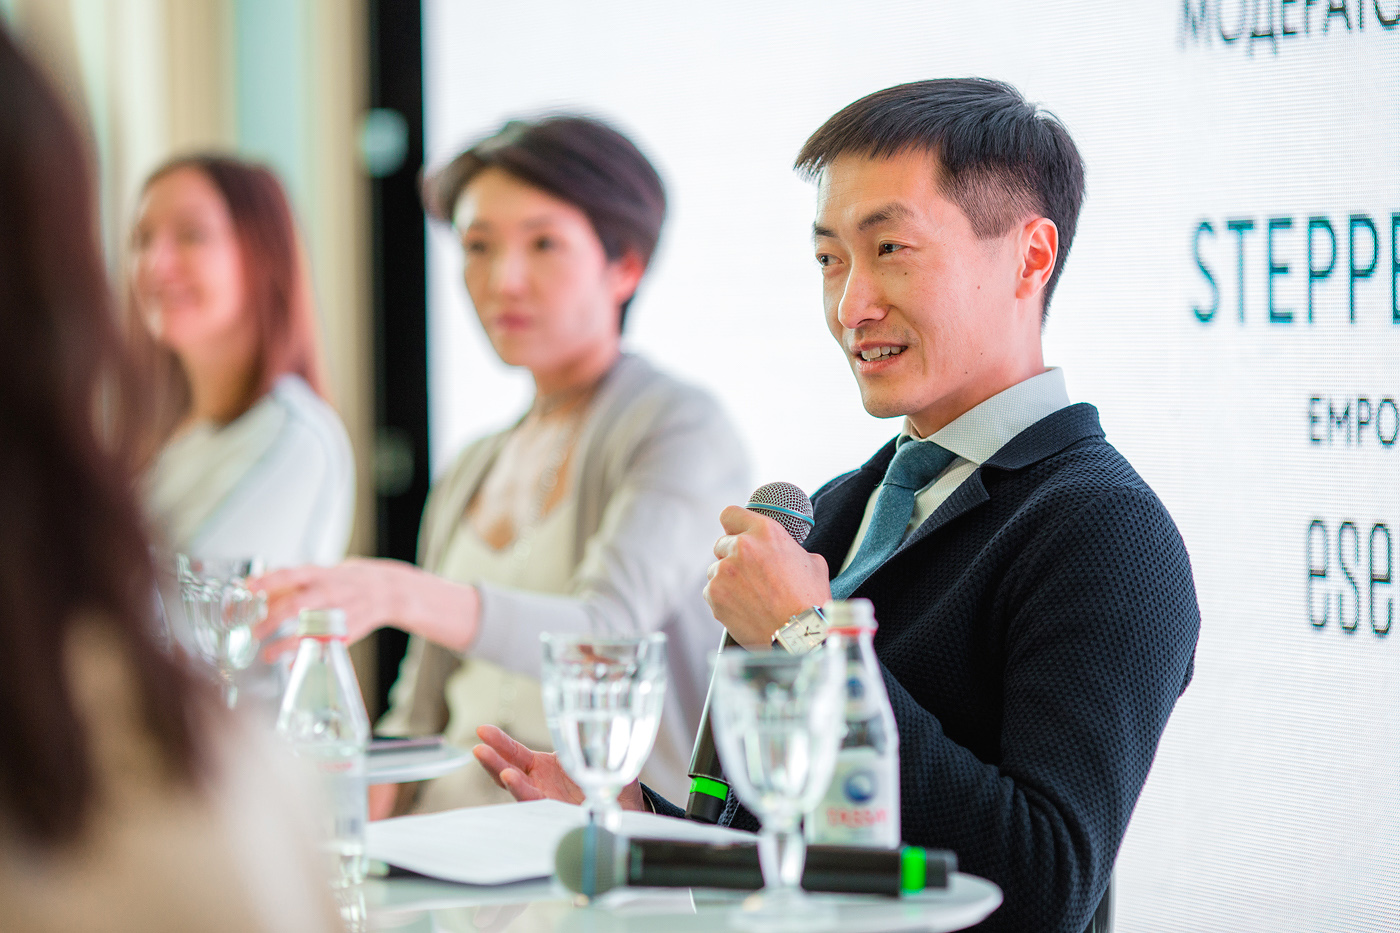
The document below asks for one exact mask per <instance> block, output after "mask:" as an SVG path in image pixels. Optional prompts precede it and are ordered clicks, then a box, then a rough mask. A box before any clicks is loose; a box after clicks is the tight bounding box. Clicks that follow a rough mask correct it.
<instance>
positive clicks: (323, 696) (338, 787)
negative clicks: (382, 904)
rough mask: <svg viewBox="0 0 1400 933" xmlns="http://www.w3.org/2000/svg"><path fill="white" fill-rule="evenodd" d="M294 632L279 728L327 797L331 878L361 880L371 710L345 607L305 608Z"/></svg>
mask: <svg viewBox="0 0 1400 933" xmlns="http://www.w3.org/2000/svg"><path fill="white" fill-rule="evenodd" d="M297 637H298V638H300V639H301V644H300V646H299V647H298V648H297V655H296V660H295V661H293V662H292V673H291V678H290V680H289V681H288V683H287V692H286V693H285V694H284V695H283V697H282V707H281V709H280V710H279V712H278V714H277V732H278V734H280V735H282V736H283V737H284V738H286V739H287V741H288V742H290V743H291V745H292V748H293V750H294V751H295V752H296V754H297V756H298V757H300V758H303V759H306V760H308V761H310V762H311V763H312V764H313V765H314V767H315V768H316V771H317V773H318V774H319V775H320V776H321V779H322V782H323V787H324V798H325V803H326V826H325V830H324V834H323V835H324V838H323V842H324V844H325V846H326V849H327V851H328V852H329V853H330V856H331V870H332V872H333V874H332V880H333V881H334V883H336V884H337V885H341V886H347V885H353V884H358V883H359V882H361V881H363V880H364V877H365V857H364V853H365V824H366V823H367V822H368V820H369V803H368V796H367V791H368V788H367V787H366V786H365V753H366V749H367V747H368V745H369V717H368V716H367V715H366V714H365V703H364V699H363V698H362V697H361V695H360V685H359V682H358V681H357V680H356V679H355V669H354V667H352V666H351V664H350V655H349V652H348V651H347V650H346V646H345V643H346V636H345V613H344V612H342V611H341V610H339V609H306V610H303V611H302V613H301V616H300V618H299V619H298V625H297Z"/></svg>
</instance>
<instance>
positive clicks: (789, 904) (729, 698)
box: [711, 635, 846, 930]
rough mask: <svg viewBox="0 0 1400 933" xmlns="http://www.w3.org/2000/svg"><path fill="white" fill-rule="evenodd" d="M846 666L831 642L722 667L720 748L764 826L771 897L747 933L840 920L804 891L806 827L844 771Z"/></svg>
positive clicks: (762, 857) (725, 658)
mask: <svg viewBox="0 0 1400 933" xmlns="http://www.w3.org/2000/svg"><path fill="white" fill-rule="evenodd" d="M845 657H846V653H845V646H844V643H843V642H842V639H841V637H840V636H839V635H831V636H828V638H827V640H826V644H825V645H824V646H823V647H821V648H818V649H817V650H815V651H812V652H809V653H807V654H802V655H793V654H788V653H787V652H785V651H765V652H762V653H750V652H747V651H744V650H742V649H731V650H729V651H726V652H724V653H723V654H721V655H719V657H718V658H716V660H715V680H714V709H713V713H712V719H711V722H712V724H713V726H714V732H715V745H716V747H717V748H718V750H719V756H720V762H721V763H722V764H723V765H724V775H725V777H726V778H727V779H728V780H729V782H730V785H731V786H732V787H733V788H734V791H735V792H736V793H737V794H738V795H739V799H740V800H741V801H743V803H744V804H745V805H746V806H747V807H748V808H749V809H750V810H751V811H753V814H754V815H755V816H757V817H758V818H759V820H760V821H761V822H762V824H763V830H762V832H761V833H760V834H759V837H758V855H759V863H760V865H761V867H762V869H763V890H762V891H760V892H759V895H758V897H757V898H756V899H755V900H754V902H752V903H750V904H747V905H746V908H745V910H743V911H741V912H740V914H739V915H738V917H737V918H736V919H737V920H739V921H741V924H742V925H743V926H747V927H751V928H754V929H761V930H810V929H817V928H820V927H821V926H822V925H823V924H822V921H823V919H832V918H834V915H831V916H830V917H828V916H827V914H829V913H830V912H829V911H824V910H822V909H821V908H820V907H817V906H815V905H814V904H813V903H812V902H811V901H810V900H808V899H807V898H806V896H805V895H804V893H803V891H802V887H801V883H802V868H803V865H804V863H805V861H806V857H807V849H806V845H805V843H804V842H803V839H802V832H801V826H802V814H803V813H804V812H806V811H808V810H810V809H812V807H814V806H815V805H816V804H817V802H818V801H820V800H821V798H822V796H823V795H824V794H825V793H826V790H827V787H828V786H829V785H830V784H831V775H832V772H833V771H834V770H835V767H836V754H837V752H838V750H839V749H840V746H841V738H842V734H843V733H844V732H845V701H846V689H845V688H846V661H845ZM754 908H756V909H754Z"/></svg>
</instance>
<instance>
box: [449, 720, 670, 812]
mask: <svg viewBox="0 0 1400 933" xmlns="http://www.w3.org/2000/svg"><path fill="white" fill-rule="evenodd" d="M476 735H477V738H479V739H481V741H482V742H484V743H485V744H483V745H478V746H476V747H475V748H473V749H472V754H473V755H475V756H476V760H477V761H479V762H481V766H482V767H483V768H485V769H486V771H487V773H488V774H490V775H491V780H493V781H495V782H496V784H497V785H499V786H500V787H503V788H505V789H506V790H508V791H510V793H511V796H512V797H514V798H515V799H516V800H545V799H548V800H562V801H564V802H565V803H575V804H578V803H583V800H584V795H583V791H582V790H581V789H580V788H579V786H578V785H577V784H575V783H574V782H573V780H572V779H571V778H570V777H569V776H568V775H567V774H565V773H564V768H563V766H562V765H560V764H559V756H558V755H556V754H554V753H553V752H537V751H534V750H532V749H530V748H527V747H525V746H524V745H521V744H520V743H519V742H517V741H515V739H512V738H511V737H510V736H508V735H506V734H505V733H504V732H502V731H501V730H500V729H498V728H497V727H495V726H481V727H479V728H478V729H477V730H476ZM617 802H618V803H619V804H621V805H622V809H624V810H646V809H647V806H646V801H645V800H643V799H642V785H641V784H640V783H639V782H637V781H633V782H632V783H631V784H628V785H627V786H626V787H624V788H623V789H622V793H621V794H619V795H618V798H617Z"/></svg>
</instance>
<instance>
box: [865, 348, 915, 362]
mask: <svg viewBox="0 0 1400 933" xmlns="http://www.w3.org/2000/svg"><path fill="white" fill-rule="evenodd" d="M905 349H906V348H905V347H871V348H869V349H868V350H857V351H856V356H858V357H860V358H861V359H862V360H864V361H865V362H867V363H873V362H875V361H877V360H883V359H887V358H888V357H891V356H898V355H899V354H901V353H903V352H904V351H905Z"/></svg>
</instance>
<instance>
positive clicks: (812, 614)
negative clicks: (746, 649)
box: [775, 609, 826, 654]
mask: <svg viewBox="0 0 1400 933" xmlns="http://www.w3.org/2000/svg"><path fill="white" fill-rule="evenodd" d="M775 640H776V641H777V642H778V644H780V645H782V646H783V647H784V648H786V649H787V650H788V651H789V652H790V653H792V654H805V653H807V652H808V651H811V650H812V649H813V648H816V647H817V646H818V645H820V644H821V643H822V642H824V641H826V622H825V621H824V620H823V619H822V617H821V616H819V615H817V613H816V611H815V610H813V609H808V610H807V611H806V612H803V613H800V614H799V615H796V616H794V617H793V618H792V620H791V621H790V622H788V624H787V625H784V626H783V627H782V628H780V629H778V633H777V635H776V636H775Z"/></svg>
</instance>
